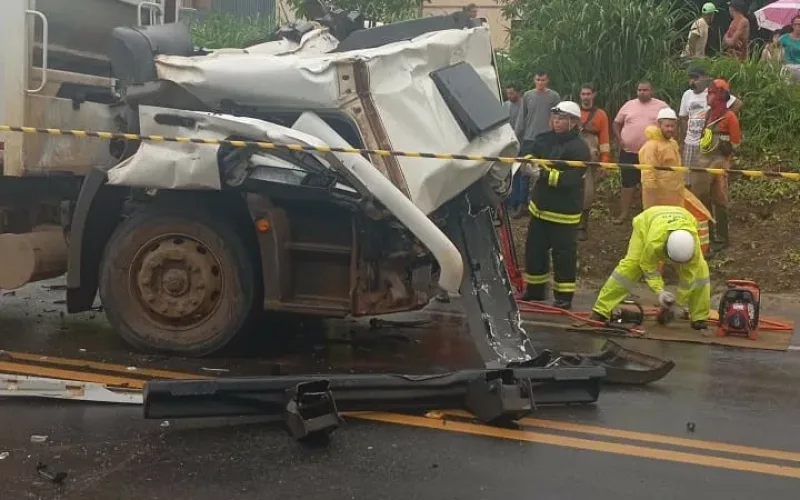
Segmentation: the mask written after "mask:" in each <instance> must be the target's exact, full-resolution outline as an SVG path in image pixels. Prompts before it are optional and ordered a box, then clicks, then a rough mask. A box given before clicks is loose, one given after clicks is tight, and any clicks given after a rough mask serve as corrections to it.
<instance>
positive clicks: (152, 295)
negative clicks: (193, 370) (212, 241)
mask: <svg viewBox="0 0 800 500" xmlns="http://www.w3.org/2000/svg"><path fill="white" fill-rule="evenodd" d="M129 283H130V288H131V292H132V294H133V296H134V297H135V298H136V299H137V301H138V302H139V303H140V304H141V306H142V308H143V309H144V312H145V316H146V317H147V318H148V319H149V320H150V321H152V322H154V323H156V324H157V325H158V326H159V327H160V328H166V329H171V330H188V329H190V328H195V327H197V326H198V325H200V324H202V323H204V322H206V321H207V320H208V319H209V318H210V317H211V316H212V315H213V314H214V312H215V311H216V310H217V309H218V308H219V306H220V303H221V301H222V288H223V283H224V276H223V270H222V266H221V265H220V263H219V259H218V258H217V257H216V256H215V255H214V253H213V252H212V251H211V250H210V249H209V248H208V246H207V245H205V244H204V243H203V242H202V241H199V240H197V239H195V238H193V237H191V236H187V235H182V234H170V235H165V236H160V237H158V238H156V239H153V240H151V241H149V242H148V243H147V244H146V245H143V246H142V248H141V249H140V250H139V251H138V252H137V254H136V256H135V257H134V259H133V262H132V265H131V268H130V274H129Z"/></svg>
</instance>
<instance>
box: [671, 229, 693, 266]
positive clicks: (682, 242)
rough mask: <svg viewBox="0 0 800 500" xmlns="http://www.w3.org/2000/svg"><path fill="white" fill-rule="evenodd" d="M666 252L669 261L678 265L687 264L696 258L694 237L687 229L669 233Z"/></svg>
mask: <svg viewBox="0 0 800 500" xmlns="http://www.w3.org/2000/svg"><path fill="white" fill-rule="evenodd" d="M666 250H667V257H668V258H669V260H671V261H672V262H676V263H678V264H685V263H687V262H689V261H690V260H692V257H694V252H695V241H694V236H693V235H692V233H690V232H689V231H687V230H685V229H676V230H675V231H672V232H671V233H669V236H668V237H667V248H666Z"/></svg>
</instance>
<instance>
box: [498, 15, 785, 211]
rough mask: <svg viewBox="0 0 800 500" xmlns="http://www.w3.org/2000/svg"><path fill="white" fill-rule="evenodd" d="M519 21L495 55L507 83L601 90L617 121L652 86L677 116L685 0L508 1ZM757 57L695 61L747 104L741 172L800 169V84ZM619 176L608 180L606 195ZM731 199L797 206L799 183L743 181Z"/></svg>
mask: <svg viewBox="0 0 800 500" xmlns="http://www.w3.org/2000/svg"><path fill="white" fill-rule="evenodd" d="M504 10H505V15H506V16H507V17H508V18H512V19H515V21H514V22H513V23H512V30H511V40H512V45H511V48H510V50H509V51H508V52H507V53H504V54H500V57H498V70H499V72H500V75H501V79H502V80H503V81H504V82H506V83H508V82H514V83H517V84H519V85H520V86H521V87H523V88H525V87H529V86H531V85H532V82H533V74H534V72H535V71H537V70H539V69H544V70H547V71H548V72H549V73H550V78H551V81H552V86H553V88H555V89H556V90H558V91H559V92H560V93H561V94H562V95H563V96H564V97H566V98H572V99H575V98H576V97H577V94H578V91H579V86H580V85H581V84H583V83H585V82H592V83H594V84H595V85H596V86H597V88H598V105H600V106H602V107H604V108H605V109H606V110H607V111H608V112H609V113H610V114H611V115H612V116H613V114H614V113H616V111H617V110H618V109H619V107H620V106H621V105H622V103H623V102H625V101H626V100H628V99H630V98H632V97H633V96H634V89H635V85H636V82H637V81H638V80H640V79H642V78H647V79H650V80H651V81H652V82H653V84H654V85H655V87H656V95H657V96H658V97H659V98H661V99H663V100H665V101H667V102H668V103H669V104H670V105H671V106H672V107H673V109H675V110H676V111H677V109H678V107H679V105H680V98H681V95H682V94H683V92H684V91H685V90H686V88H687V76H686V70H687V69H688V66H689V64H690V63H689V62H688V61H683V60H680V59H678V58H677V57H676V56H677V54H678V53H679V52H680V48H681V47H682V45H683V43H684V37H685V33H686V31H687V29H686V28H681V26H686V25H688V22H690V21H691V20H692V18H693V17H694V14H693V12H696V8H693V9H692V10H691V11H689V10H687V7H686V4H685V3H682V0H596V1H593V2H585V3H576V2H574V1H573V0H505V7H504ZM752 53H753V54H752V55H753V59H751V60H749V61H747V62H745V63H740V62H739V61H736V60H733V59H729V58H715V59H706V60H702V61H693V62H691V64H692V65H698V66H701V67H703V68H705V69H706V71H707V72H708V74H709V75H712V76H714V77H721V78H725V79H727V80H728V81H729V82H730V86H731V91H732V92H733V94H734V95H736V96H737V97H739V98H741V99H742V100H743V101H744V103H745V104H744V108H743V109H742V111H741V115H740V119H741V122H742V129H743V144H742V148H741V151H740V154H739V157H738V159H737V165H736V168H747V169H765V170H782V171H795V172H797V171H800V141H799V140H798V135H800V125H798V124H800V85H791V84H790V83H789V82H787V81H786V80H785V79H784V78H783V77H781V75H780V72H779V70H778V68H776V67H775V66H772V65H770V64H765V63H761V62H760V61H758V57H759V55H760V53H759V51H758V50H753V51H752ZM616 178H617V176H615V175H611V176H609V177H608V178H607V180H606V182H605V184H607V185H606V186H604V188H605V189H607V190H609V191H614V190H615V189H618V186H617V185H616V183H615V181H616ZM730 191H731V195H732V196H733V198H734V199H737V200H739V201H744V202H747V203H749V204H752V205H753V206H757V207H767V208H769V207H774V206H775V205H776V204H779V203H781V202H800V183H797V182H780V181H774V180H770V179H739V180H735V181H733V182H732V183H731V187H730Z"/></svg>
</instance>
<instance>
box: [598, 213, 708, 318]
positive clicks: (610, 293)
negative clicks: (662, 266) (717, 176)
mask: <svg viewBox="0 0 800 500" xmlns="http://www.w3.org/2000/svg"><path fill="white" fill-rule="evenodd" d="M662 261H664V262H672V263H675V264H677V265H678V266H679V270H678V275H679V278H680V283H679V284H678V297H677V303H678V305H680V306H683V307H688V312H689V319H690V320H691V323H692V328H694V329H695V330H703V329H705V328H706V322H707V321H708V314H709V308H710V306H711V280H710V277H709V272H708V264H707V263H706V260H705V258H704V257H703V252H702V251H701V249H700V238H699V237H698V234H697V221H696V220H695V218H694V216H692V214H691V212H689V211H688V210H686V209H685V208H683V207H674V206H655V207H651V208H648V209H647V210H645V211H643V212H642V213H640V214H639V215H637V216H636V217H635V218H634V219H633V234H632V235H631V240H630V243H629V244H628V253H627V254H626V255H625V257H624V258H623V259H622V260H621V261H620V262H619V264H617V267H616V269H614V272H613V273H611V277H609V278H608V280H607V281H606V283H605V285H603V288H602V289H601V290H600V295H599V296H598V297H597V302H595V304H594V307H593V308H592V319H594V320H596V321H608V320H609V319H610V318H611V312H612V311H613V310H614V308H615V307H616V306H617V305H619V303H620V302H622V301H623V300H624V299H625V297H626V296H627V295H628V293H630V292H632V291H633V290H634V287H635V286H636V283H638V282H639V279H640V278H641V277H642V276H643V275H644V279H645V281H646V282H647V284H648V286H649V287H650V288H651V289H652V290H653V292H655V293H656V294H657V295H658V302H659V304H660V305H661V307H663V308H666V309H669V308H672V306H673V305H674V304H675V295H673V294H672V293H671V292H669V291H667V290H665V288H664V279H663V278H662V277H661V274H660V273H659V271H658V267H659V262H662Z"/></svg>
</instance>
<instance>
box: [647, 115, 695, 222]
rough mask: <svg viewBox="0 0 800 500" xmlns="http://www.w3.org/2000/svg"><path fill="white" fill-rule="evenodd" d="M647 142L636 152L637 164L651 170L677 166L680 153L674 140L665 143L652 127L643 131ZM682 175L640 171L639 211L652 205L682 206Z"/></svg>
mask: <svg viewBox="0 0 800 500" xmlns="http://www.w3.org/2000/svg"><path fill="white" fill-rule="evenodd" d="M644 133H645V135H646V136H647V139H648V140H647V142H646V143H645V144H644V146H642V149H640V150H639V163H642V164H644V165H653V166H655V167H676V166H680V164H681V150H680V147H679V146H678V143H677V142H675V139H665V138H664V135H663V134H662V133H661V129H659V128H658V127H657V126H655V125H648V126H647V128H645V130H644ZM683 181H684V174H683V173H682V172H667V171H664V170H643V171H642V208H644V209H647V208H650V207H653V206H656V205H673V206H676V207H681V206H683V184H684V182H683Z"/></svg>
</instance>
